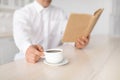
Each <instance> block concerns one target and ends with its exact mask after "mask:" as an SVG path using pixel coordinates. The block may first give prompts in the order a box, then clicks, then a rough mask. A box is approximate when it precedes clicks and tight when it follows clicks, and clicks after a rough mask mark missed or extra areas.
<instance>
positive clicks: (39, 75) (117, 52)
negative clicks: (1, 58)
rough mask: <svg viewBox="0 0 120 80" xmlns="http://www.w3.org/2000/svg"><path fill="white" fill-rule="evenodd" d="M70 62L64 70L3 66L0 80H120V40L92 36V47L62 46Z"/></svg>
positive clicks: (14, 64)
mask: <svg viewBox="0 0 120 80" xmlns="http://www.w3.org/2000/svg"><path fill="white" fill-rule="evenodd" d="M60 48H62V49H63V50H64V56H65V57H66V58H67V59H68V60H69V61H70V62H69V64H67V65H64V66H49V65H46V64H44V63H43V61H42V60H41V61H39V62H38V63H36V64H30V63H27V62H26V61H25V60H24V59H22V60H17V61H14V62H11V63H8V64H4V65H1V66H0V80H120V62H119V61H120V37H108V36H92V37H91V40H90V43H89V45H88V46H87V47H86V48H84V49H76V48H75V47H74V46H73V45H71V44H64V45H63V46H61V47H60Z"/></svg>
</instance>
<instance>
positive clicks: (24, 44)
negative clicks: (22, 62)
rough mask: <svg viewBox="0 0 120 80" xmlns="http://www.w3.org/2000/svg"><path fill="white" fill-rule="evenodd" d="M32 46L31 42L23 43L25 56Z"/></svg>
mask: <svg viewBox="0 0 120 80" xmlns="http://www.w3.org/2000/svg"><path fill="white" fill-rule="evenodd" d="M31 45H32V44H31V43H30V42H25V43H23V45H22V50H21V51H22V52H23V53H24V54H25V53H26V51H27V49H28V48H29V46H31Z"/></svg>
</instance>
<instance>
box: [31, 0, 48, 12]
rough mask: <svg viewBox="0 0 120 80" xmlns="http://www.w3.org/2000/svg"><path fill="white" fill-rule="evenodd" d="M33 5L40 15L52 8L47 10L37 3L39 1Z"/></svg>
mask: <svg viewBox="0 0 120 80" xmlns="http://www.w3.org/2000/svg"><path fill="white" fill-rule="evenodd" d="M33 5H34V7H35V9H36V10H37V12H38V13H40V12H41V11H43V10H47V9H48V8H49V7H50V6H48V7H47V8H44V7H43V6H42V5H41V4H39V3H38V2H37V0H35V1H34V3H33Z"/></svg>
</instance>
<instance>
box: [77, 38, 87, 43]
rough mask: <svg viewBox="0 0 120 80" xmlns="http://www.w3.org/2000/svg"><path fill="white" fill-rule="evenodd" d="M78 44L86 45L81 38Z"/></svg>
mask: <svg viewBox="0 0 120 80" xmlns="http://www.w3.org/2000/svg"><path fill="white" fill-rule="evenodd" d="M77 42H78V43H80V44H81V45H84V44H85V42H84V41H83V40H82V39H80V38H79V39H78V40H77Z"/></svg>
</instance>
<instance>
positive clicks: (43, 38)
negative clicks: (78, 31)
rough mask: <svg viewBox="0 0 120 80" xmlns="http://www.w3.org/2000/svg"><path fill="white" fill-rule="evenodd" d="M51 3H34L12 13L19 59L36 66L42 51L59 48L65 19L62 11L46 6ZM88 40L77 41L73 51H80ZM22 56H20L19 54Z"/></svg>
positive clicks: (41, 0) (47, 0)
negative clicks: (78, 49)
mask: <svg viewBox="0 0 120 80" xmlns="http://www.w3.org/2000/svg"><path fill="white" fill-rule="evenodd" d="M51 1H52V0H36V1H34V2H33V3H31V4H29V5H27V6H25V7H24V8H21V9H20V10H17V11H16V12H15V14H14V21H13V25H14V30H13V34H14V39H15V43H16V45H17V47H18V48H19V50H20V54H18V55H22V56H21V58H23V57H25V58H26V61H27V62H30V63H36V62H37V61H39V60H40V58H41V56H42V55H43V51H44V49H49V48H55V47H57V46H59V45H61V44H62V43H61V39H62V36H63V32H64V29H65V26H66V22H67V17H66V16H65V14H64V12H63V11H62V10H61V9H59V8H57V7H55V6H52V5H50V3H51ZM88 42H89V37H82V38H79V39H78V40H77V41H76V42H75V47H76V48H84V47H85V46H86V45H87V44H88ZM22 53H24V54H22Z"/></svg>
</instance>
